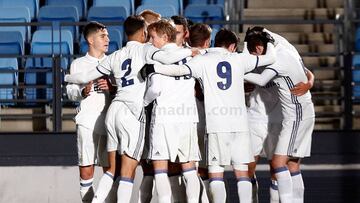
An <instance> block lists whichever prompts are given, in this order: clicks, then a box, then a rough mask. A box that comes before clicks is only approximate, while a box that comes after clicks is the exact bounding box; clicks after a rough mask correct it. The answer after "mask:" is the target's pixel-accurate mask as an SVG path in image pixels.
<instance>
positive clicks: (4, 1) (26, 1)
mask: <svg viewBox="0 0 360 203" xmlns="http://www.w3.org/2000/svg"><path fill="white" fill-rule="evenodd" d="M0 2H1V4H0V5H1V7H4V8H9V7H24V6H26V7H27V8H29V11H30V17H31V19H36V17H37V15H38V12H39V0H0Z"/></svg>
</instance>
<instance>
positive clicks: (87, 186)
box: [80, 178, 94, 203]
mask: <svg viewBox="0 0 360 203" xmlns="http://www.w3.org/2000/svg"><path fill="white" fill-rule="evenodd" d="M93 181H94V178H91V179H88V180H84V179H81V178H80V197H81V200H82V202H83V203H88V202H91V200H92V199H93V198H94V189H93Z"/></svg>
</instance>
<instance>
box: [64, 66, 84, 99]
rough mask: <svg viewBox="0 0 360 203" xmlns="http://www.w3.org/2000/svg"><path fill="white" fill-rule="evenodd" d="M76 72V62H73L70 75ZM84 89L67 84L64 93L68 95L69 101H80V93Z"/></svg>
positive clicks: (76, 85)
mask: <svg viewBox="0 0 360 203" xmlns="http://www.w3.org/2000/svg"><path fill="white" fill-rule="evenodd" d="M74 72H76V61H74V62H73V63H71V66H70V74H72V73H74ZM83 89H84V87H83V86H80V85H78V84H71V83H69V84H67V85H66V93H67V95H68V98H69V99H70V100H71V101H80V100H81V99H83V97H82V95H81V92H82V90H83Z"/></svg>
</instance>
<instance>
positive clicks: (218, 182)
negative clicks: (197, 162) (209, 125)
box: [207, 133, 231, 202]
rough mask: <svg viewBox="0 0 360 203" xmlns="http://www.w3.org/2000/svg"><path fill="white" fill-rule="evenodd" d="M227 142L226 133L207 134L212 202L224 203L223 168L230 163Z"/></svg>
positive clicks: (229, 151)
mask: <svg viewBox="0 0 360 203" xmlns="http://www.w3.org/2000/svg"><path fill="white" fill-rule="evenodd" d="M227 140H230V138H229V136H228V135H227V133H210V134H208V148H207V150H208V151H207V157H208V169H209V181H210V193H211V198H212V200H213V202H226V189H225V183H224V170H225V169H224V166H225V165H230V163H231V150H230V149H229V147H227V144H228V143H227ZM228 146H229V145H228Z"/></svg>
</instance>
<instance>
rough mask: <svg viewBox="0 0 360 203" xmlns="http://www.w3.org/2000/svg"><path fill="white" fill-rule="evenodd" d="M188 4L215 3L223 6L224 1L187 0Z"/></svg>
mask: <svg viewBox="0 0 360 203" xmlns="http://www.w3.org/2000/svg"><path fill="white" fill-rule="evenodd" d="M190 4H203V5H204V4H208V5H209V4H216V5H219V6H222V7H223V8H224V6H225V1H224V0H189V2H188V5H190Z"/></svg>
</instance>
